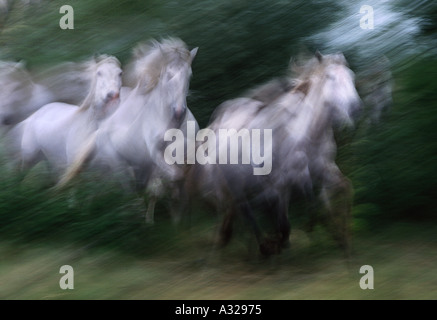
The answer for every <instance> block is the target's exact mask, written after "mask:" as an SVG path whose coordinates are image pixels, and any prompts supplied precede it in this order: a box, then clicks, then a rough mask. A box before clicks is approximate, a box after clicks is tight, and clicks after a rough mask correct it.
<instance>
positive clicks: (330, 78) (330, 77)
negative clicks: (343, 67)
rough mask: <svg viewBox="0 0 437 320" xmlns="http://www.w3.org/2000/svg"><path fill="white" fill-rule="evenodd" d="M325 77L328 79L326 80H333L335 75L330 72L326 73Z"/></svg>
mask: <svg viewBox="0 0 437 320" xmlns="http://www.w3.org/2000/svg"><path fill="white" fill-rule="evenodd" d="M326 79H328V80H335V76H333V75H332V74H327V75H326Z"/></svg>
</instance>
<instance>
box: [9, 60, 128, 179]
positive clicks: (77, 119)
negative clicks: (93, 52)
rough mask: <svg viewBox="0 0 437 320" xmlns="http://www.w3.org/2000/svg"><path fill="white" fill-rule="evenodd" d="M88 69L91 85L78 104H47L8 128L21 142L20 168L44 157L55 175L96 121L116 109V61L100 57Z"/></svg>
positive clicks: (118, 74)
mask: <svg viewBox="0 0 437 320" xmlns="http://www.w3.org/2000/svg"><path fill="white" fill-rule="evenodd" d="M89 72H91V73H92V75H93V79H92V81H91V88H90V91H89V93H88V95H87V97H86V98H85V100H84V101H83V103H82V104H81V105H80V106H76V105H70V104H66V103H60V102H53V103H50V104H47V105H45V106H43V107H41V108H40V109H38V111H36V112H35V113H33V114H32V115H31V116H30V117H28V118H27V119H25V120H24V121H22V122H21V123H19V124H18V125H17V126H16V127H15V128H14V129H13V130H12V131H11V137H12V139H15V140H18V143H19V145H20V152H19V153H20V159H21V163H22V168H30V167H32V166H34V165H35V164H36V163H38V162H39V161H41V160H43V159H46V160H48V163H49V165H50V166H51V167H52V168H53V169H54V170H55V171H57V173H58V174H59V173H61V172H63V170H65V168H67V167H68V165H69V164H71V163H72V162H73V160H74V159H75V158H76V155H77V152H78V151H79V150H80V149H81V148H82V146H83V143H84V142H86V141H87V139H88V137H89V136H90V135H91V134H92V133H93V132H94V131H95V130H97V128H98V126H99V123H100V122H101V121H102V120H103V119H104V118H106V117H107V116H108V115H110V114H111V113H113V112H114V111H115V109H116V108H117V106H118V104H119V96H120V88H121V74H122V70H121V68H120V63H119V61H118V60H117V59H116V58H115V57H112V56H100V57H98V58H96V60H93V61H91V62H90V63H89Z"/></svg>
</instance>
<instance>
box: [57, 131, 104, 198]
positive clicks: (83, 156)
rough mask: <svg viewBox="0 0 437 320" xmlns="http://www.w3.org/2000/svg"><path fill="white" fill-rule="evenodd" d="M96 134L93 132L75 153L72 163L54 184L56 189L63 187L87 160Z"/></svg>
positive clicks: (93, 147)
mask: <svg viewBox="0 0 437 320" xmlns="http://www.w3.org/2000/svg"><path fill="white" fill-rule="evenodd" d="M96 136H97V134H96V133H94V134H93V135H91V136H90V138H89V139H88V140H87V142H86V143H85V145H84V147H83V148H82V149H81V150H80V151H79V153H78V154H77V156H76V158H75V160H74V161H73V163H72V164H71V165H70V166H69V167H68V168H67V170H66V171H65V173H64V174H63V175H62V177H61V179H60V180H59V182H58V183H57V184H56V186H55V189H56V190H61V189H63V188H64V187H65V186H66V185H67V184H68V183H69V182H70V181H71V180H72V179H73V178H74V177H76V176H77V175H78V174H79V173H80V171H81V170H82V168H83V166H84V164H85V163H86V162H88V160H89V158H90V157H91V155H92V153H93V152H94V150H95V145H96Z"/></svg>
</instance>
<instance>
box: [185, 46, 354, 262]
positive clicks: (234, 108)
mask: <svg viewBox="0 0 437 320" xmlns="http://www.w3.org/2000/svg"><path fill="white" fill-rule="evenodd" d="M287 83H289V84H290V87H289V88H291V89H290V90H288V89H287V90H288V91H287V90H273V91H272V90H270V91H269V92H276V94H275V95H276V96H275V97H270V98H268V99H260V100H257V99H256V96H257V95H256V94H252V97H251V98H238V99H234V100H230V101H227V102H225V103H223V104H222V105H221V106H219V107H218V108H217V110H216V111H215V113H214V115H213V117H212V119H213V120H212V122H211V123H210V125H209V126H208V128H209V129H211V130H213V131H214V132H215V133H217V135H216V136H217V137H218V136H219V132H220V130H223V129H234V130H235V131H234V132H237V134H238V132H241V131H240V130H242V129H244V130H246V129H247V130H248V131H249V132H250V131H252V132H253V130H254V129H258V130H261V131H262V130H271V133H272V139H271V141H268V139H267V140H266V139H264V142H263V143H261V145H260V147H259V148H260V150H261V153H263V154H264V157H267V158H265V161H264V162H265V163H267V162H269V163H271V172H270V173H268V174H265V175H254V168H256V167H257V165H256V164H255V163H254V161H253V158H251V162H250V163H249V164H242V163H239V164H224V163H220V160H219V157H218V156H217V159H216V161H215V162H216V163H217V164H206V165H200V164H196V165H194V166H192V168H191V169H190V170H189V172H188V177H187V188H192V187H193V186H195V187H197V189H196V190H197V191H196V192H199V193H202V194H203V195H204V196H205V197H212V199H213V200H214V201H215V202H216V203H217V204H218V205H219V206H220V210H225V211H226V214H225V217H224V220H223V224H222V226H221V242H222V243H223V244H226V243H227V242H228V241H229V240H230V238H231V234H232V222H233V220H234V217H235V216H236V215H239V214H241V215H243V216H244V217H245V218H247V221H248V222H249V224H250V225H251V226H252V227H253V230H254V233H255V236H256V238H257V241H258V245H259V248H260V251H261V253H263V254H266V255H268V254H271V253H275V252H278V251H279V250H280V248H281V247H282V246H283V245H285V244H286V243H287V242H288V239H289V233H290V223H289V220H288V204H289V199H290V195H291V192H292V191H293V190H294V189H301V190H302V191H303V192H305V193H307V194H312V193H313V192H314V190H315V189H314V188H315V187H318V188H319V190H321V196H322V199H323V201H324V203H325V205H326V208H327V209H328V212H329V214H330V217H331V219H330V221H331V222H332V228H333V229H332V232H333V235H334V236H335V237H336V238H337V240H338V241H339V243H340V245H341V246H343V247H344V248H345V250H346V252H347V253H348V250H349V237H350V235H349V231H350V230H349V222H350V221H349V219H350V213H351V212H350V209H351V208H350V206H351V191H352V189H351V185H350V182H349V181H348V179H347V178H346V177H344V176H343V174H342V173H341V171H340V170H339V168H338V167H337V165H336V163H335V156H336V144H335V140H334V135H333V129H334V128H335V127H337V126H342V125H352V124H353V116H354V114H355V112H356V111H358V110H359V109H360V106H361V105H360V98H359V96H358V93H357V91H356V89H355V86H354V74H353V73H352V71H351V70H350V69H349V68H348V67H347V63H346V60H345V58H344V56H343V55H342V54H335V55H326V56H322V55H321V54H320V53H317V54H316V57H314V58H312V59H311V60H310V61H309V62H308V63H307V64H306V65H305V66H304V67H303V68H302V69H301V70H300V74H299V75H298V77H297V79H293V81H290V82H287ZM264 89H265V88H264ZM283 91H285V92H283ZM262 100H264V101H262ZM260 141H262V140H261V139H260ZM215 143H216V145H217V155H219V154H220V152H223V151H226V152H228V153H227V154H229V145H226V144H225V145H219V144H220V141H219V139H217V141H215ZM255 147H256V146H255V145H253V141H252V145H250V146H248V145H247V143H246V144H245V143H244V142H243V141H241V143H240V144H239V146H238V148H239V149H238V151H239V157H240V158H243V157H244V156H247V155H250V154H251V153H252V150H253V148H255ZM251 149H252V150H251ZM269 150H270V151H271V152H270V153H269V152H268V151H269ZM336 200H340V201H336ZM256 209H261V210H264V211H266V213H268V215H270V216H271V217H272V218H273V221H274V226H275V235H274V236H273V237H271V238H264V236H263V234H262V232H261V229H260V228H259V226H258V224H257V222H256V219H255V215H254V211H256Z"/></svg>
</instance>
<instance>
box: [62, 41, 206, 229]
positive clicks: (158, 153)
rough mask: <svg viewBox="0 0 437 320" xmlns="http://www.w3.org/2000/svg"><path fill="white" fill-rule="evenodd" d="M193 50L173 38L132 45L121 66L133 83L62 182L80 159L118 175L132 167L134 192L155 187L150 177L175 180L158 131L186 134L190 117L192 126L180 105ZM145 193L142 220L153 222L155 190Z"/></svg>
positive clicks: (76, 168) (176, 171)
mask: <svg viewBox="0 0 437 320" xmlns="http://www.w3.org/2000/svg"><path fill="white" fill-rule="evenodd" d="M196 53H197V48H195V49H193V50H191V51H189V50H188V49H187V47H186V45H185V43H183V42H182V41H181V40H179V39H166V40H163V41H161V42H158V41H150V42H149V43H148V44H141V45H139V46H137V48H135V50H134V60H133V62H132V63H130V64H129V65H128V66H127V67H126V71H127V72H126V73H128V76H127V77H126V78H127V80H126V83H127V84H132V85H133V86H134V87H133V88H132V89H131V90H130V93H129V94H127V95H126V98H125V99H123V101H122V102H121V104H120V107H119V108H118V109H117V111H116V112H114V114H113V115H112V116H111V117H109V118H108V119H107V120H105V121H104V122H103V123H102V125H101V126H100V128H99V130H97V132H96V134H95V136H94V137H93V138H92V139H90V143H88V144H87V146H86V147H84V148H83V150H82V151H81V153H80V154H81V156H80V157H78V158H77V160H76V161H75V163H74V165H73V166H71V167H70V168H69V169H68V170H67V172H66V173H65V175H64V179H63V181H62V184H65V183H66V182H68V181H69V180H70V179H71V178H73V177H74V175H75V174H77V173H78V171H79V170H80V169H81V167H82V166H83V164H85V162H91V165H92V166H96V167H106V168H108V167H109V168H110V170H111V171H112V172H113V173H114V174H119V173H120V172H121V173H123V174H120V175H119V176H122V177H127V176H130V175H129V172H132V171H133V173H134V179H135V182H136V184H137V188H138V191H140V192H142V191H143V189H144V188H145V187H146V186H149V187H150V186H153V185H155V183H154V182H153V181H156V180H158V181H165V182H169V183H170V185H173V183H176V182H177V181H178V180H179V179H181V177H182V176H183V174H182V169H181V168H179V167H177V166H171V165H168V164H167V163H166V162H165V161H164V156H163V153H164V147H165V145H164V143H163V142H164V133H165V132H166V131H167V130H168V129H170V128H179V129H181V130H182V131H184V132H186V131H187V121H194V122H195V123H196V130H197V129H198V125H197V121H196V120H195V118H194V116H193V114H192V113H191V111H190V110H189V109H188V108H187V103H186V96H187V93H188V87H189V82H190V77H191V74H192V71H191V63H192V61H193V59H194V57H195V55H196ZM152 180H153V181H152ZM176 190H177V188H176ZM149 192H152V199H151V201H150V202H149V210H148V212H147V216H146V220H147V221H148V222H153V207H154V202H155V201H156V197H157V196H160V193H157V192H156V191H155V192H154V190H150V188H149Z"/></svg>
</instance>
